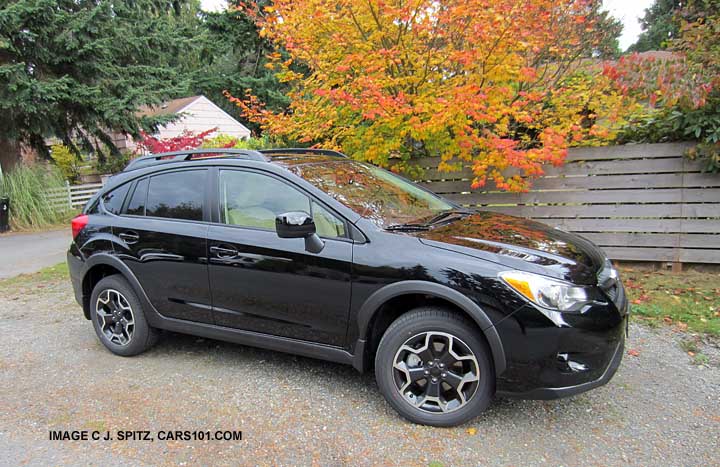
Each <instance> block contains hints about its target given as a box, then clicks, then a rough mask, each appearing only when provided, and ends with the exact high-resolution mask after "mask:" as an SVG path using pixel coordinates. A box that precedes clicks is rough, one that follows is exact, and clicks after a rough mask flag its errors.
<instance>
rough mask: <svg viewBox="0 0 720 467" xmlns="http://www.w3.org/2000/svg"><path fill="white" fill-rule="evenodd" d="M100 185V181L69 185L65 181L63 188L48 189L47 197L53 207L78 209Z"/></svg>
mask: <svg viewBox="0 0 720 467" xmlns="http://www.w3.org/2000/svg"><path fill="white" fill-rule="evenodd" d="M102 186H103V184H102V183H88V184H85V185H70V183H68V182H65V188H60V189H57V190H50V192H49V193H48V197H49V198H50V203H51V204H52V205H53V206H54V207H55V208H58V209H70V210H72V209H78V208H81V207H83V206H84V205H85V203H87V202H88V200H89V199H90V198H92V196H93V195H94V194H95V193H97V191H98V190H99V189H100V188H102Z"/></svg>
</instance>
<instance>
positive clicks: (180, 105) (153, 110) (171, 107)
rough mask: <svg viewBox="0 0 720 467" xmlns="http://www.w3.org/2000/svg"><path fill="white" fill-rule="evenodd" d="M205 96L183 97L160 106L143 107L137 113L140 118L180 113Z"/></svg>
mask: <svg viewBox="0 0 720 467" xmlns="http://www.w3.org/2000/svg"><path fill="white" fill-rule="evenodd" d="M201 97H203V96H190V97H181V98H179V99H173V100H171V101H167V102H163V103H162V104H161V105H159V106H155V107H150V106H142V107H140V110H138V112H137V116H138V117H155V116H158V115H170V114H174V113H178V112H180V111H181V110H182V109H184V108H185V107H187V106H188V105H190V104H192V103H193V102H195V101H196V100H198V99H200V98H201Z"/></svg>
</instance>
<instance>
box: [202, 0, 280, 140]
mask: <svg viewBox="0 0 720 467" xmlns="http://www.w3.org/2000/svg"><path fill="white" fill-rule="evenodd" d="M237 3H238V2H231V4H230V6H229V8H228V9H227V10H225V11H222V12H217V13H209V12H203V15H202V23H203V28H204V30H205V31H204V33H203V38H204V39H203V40H204V41H205V44H206V46H205V49H204V50H205V53H204V60H203V61H202V64H201V66H199V67H197V68H195V69H193V70H190V74H191V79H192V85H191V87H192V91H191V92H192V93H194V94H204V95H205V96H206V97H207V98H208V99H210V100H212V101H213V102H214V103H215V104H217V105H218V106H220V107H221V108H223V109H224V110H225V111H226V112H228V113H229V114H230V115H232V116H233V117H235V118H237V119H238V120H241V121H243V123H244V124H246V125H248V127H250V128H251V129H253V130H258V129H259V128H258V127H257V125H256V124H255V123H253V122H249V121H247V119H245V118H244V117H243V116H242V114H241V112H240V111H239V109H238V107H237V106H236V105H234V104H233V103H231V102H230V101H229V100H228V99H227V98H226V97H225V95H224V92H225V91H228V92H229V93H230V94H232V95H236V96H237V95H244V94H245V91H246V90H247V89H252V92H253V94H254V95H255V96H257V97H258V98H259V99H260V100H261V101H262V102H263V103H264V104H265V105H266V107H267V108H269V109H271V110H274V111H278V110H282V109H285V108H286V107H287V106H288V104H289V100H288V98H287V97H286V96H285V92H286V91H287V86H285V85H283V84H282V83H280V82H279V81H278V79H277V77H276V76H275V72H274V71H273V70H271V69H268V68H267V67H266V66H265V65H266V64H267V63H268V56H269V55H270V54H274V53H280V54H282V55H286V53H285V52H284V51H282V50H277V49H276V46H275V45H274V44H273V43H272V42H270V41H269V40H267V39H265V38H263V37H261V36H260V33H259V30H258V27H257V25H256V24H255V22H254V21H253V20H252V19H251V18H249V17H248V16H247V15H246V14H245V13H244V12H243V11H241V10H239V9H238V8H237ZM253 3H255V4H256V5H257V6H256V8H258V9H262V8H263V7H265V6H268V5H269V4H270V3H271V2H270V1H268V0H259V1H257V2H253ZM286 58H287V57H286Z"/></svg>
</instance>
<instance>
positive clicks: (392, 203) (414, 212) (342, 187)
mask: <svg viewBox="0 0 720 467" xmlns="http://www.w3.org/2000/svg"><path fill="white" fill-rule="evenodd" d="M289 169H290V170H291V171H293V172H295V173H296V174H297V175H299V176H301V177H302V178H304V179H305V180H307V181H308V182H310V183H312V184H313V185H315V186H316V187H318V188H320V189H321V190H323V191H324V192H325V193H327V194H329V195H330V196H332V197H333V198H335V199H336V200H338V201H339V202H341V203H343V204H344V205H345V206H347V207H349V208H350V209H352V210H353V211H355V212H356V213H358V214H360V215H361V216H363V217H365V218H367V219H369V220H371V221H373V222H375V223H376V224H377V225H378V226H380V227H387V226H389V225H393V224H401V223H408V222H422V221H423V220H425V219H428V218H432V217H435V216H436V215H438V214H439V213H441V212H443V211H447V210H451V209H453V206H452V205H450V204H448V203H446V202H445V201H443V200H442V199H440V198H438V197H436V196H434V195H433V194H431V193H428V192H427V191H424V190H422V189H421V188H420V187H418V186H417V185H415V184H413V183H410V182H407V181H405V180H403V179H402V178H399V177H396V176H395V175H393V174H391V173H390V172H387V171H385V170H382V169H379V168H377V167H375V166H372V165H370V164H364V163H360V162H355V161H348V160H344V161H328V162H323V163H322V164H300V165H296V166H290V167H289Z"/></svg>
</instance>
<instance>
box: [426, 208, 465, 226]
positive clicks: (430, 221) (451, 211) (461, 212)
mask: <svg viewBox="0 0 720 467" xmlns="http://www.w3.org/2000/svg"><path fill="white" fill-rule="evenodd" d="M468 214H471V212H470V211H464V210H460V209H448V210H447V211H443V212H441V213H440V214H438V215H436V216H435V217H432V218H430V219H428V220H427V221H425V222H423V225H428V226H430V225H433V224H437V223H438V222H442V221H444V220H446V219H447V218H448V217H450V216H467V215H468Z"/></svg>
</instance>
